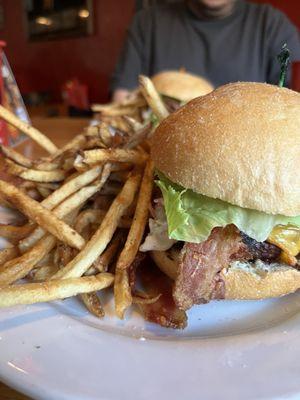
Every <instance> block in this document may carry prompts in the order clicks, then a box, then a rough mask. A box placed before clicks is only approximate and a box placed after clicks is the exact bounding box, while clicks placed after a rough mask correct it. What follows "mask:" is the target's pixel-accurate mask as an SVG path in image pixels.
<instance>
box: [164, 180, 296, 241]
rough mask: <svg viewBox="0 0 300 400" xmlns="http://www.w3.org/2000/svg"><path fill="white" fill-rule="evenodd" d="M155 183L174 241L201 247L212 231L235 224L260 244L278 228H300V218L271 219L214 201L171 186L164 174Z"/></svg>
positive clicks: (258, 212)
mask: <svg viewBox="0 0 300 400" xmlns="http://www.w3.org/2000/svg"><path fill="white" fill-rule="evenodd" d="M158 176H159V180H158V181H157V182H156V183H157V185H158V186H159V187H160V189H161V191H162V194H163V198H164V205H165V210H166V215H167V220H168V233H169V237H170V238H171V239H176V240H183V241H185V242H192V243H201V242H203V241H204V240H206V239H207V238H208V236H209V235H210V232H211V231H212V229H213V228H215V227H217V226H222V227H224V226H226V225H229V224H234V225H235V226H236V227H237V228H238V229H239V230H240V231H242V232H244V233H246V234H247V235H248V236H250V237H251V238H253V239H255V240H257V241H258V242H263V241H265V240H266V239H267V238H268V236H269V234H270V232H271V231H272V229H273V227H274V226H276V225H287V224H292V225H295V226H298V227H300V216H297V217H286V216H284V215H271V214H266V213H263V212H260V211H256V210H250V209H247V208H241V207H238V206H235V205H233V204H230V203H227V202H225V201H222V200H218V199H212V198H210V197H207V196H203V195H201V194H198V193H195V192H193V191H192V190H190V189H184V188H182V187H181V186H179V185H177V184H175V183H173V182H171V181H170V180H169V179H167V178H166V177H165V176H163V175H162V174H161V173H158Z"/></svg>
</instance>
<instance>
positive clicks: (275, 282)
mask: <svg viewBox="0 0 300 400" xmlns="http://www.w3.org/2000/svg"><path fill="white" fill-rule="evenodd" d="M221 277H222V278H223V280H224V282H225V299H240V300H259V299H266V298H269V297H279V296H284V295H287V294H289V293H293V292H295V291H296V290H297V289H299V288H300V271H298V270H297V269H295V268H293V267H289V266H288V265H286V264H277V263H276V264H275V263H273V264H266V263H264V262H262V261H259V260H258V261H256V262H255V263H249V262H234V263H233V264H232V265H231V266H230V267H229V268H226V269H223V270H222V271H221Z"/></svg>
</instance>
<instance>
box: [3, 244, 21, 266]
mask: <svg viewBox="0 0 300 400" xmlns="http://www.w3.org/2000/svg"><path fill="white" fill-rule="evenodd" d="M18 255H19V249H18V247H17V246H12V247H6V248H5V249H3V250H0V266H1V265H2V264H4V263H6V262H7V261H9V260H12V259H13V258H15V257H17V256H18ZM0 268H1V267H0Z"/></svg>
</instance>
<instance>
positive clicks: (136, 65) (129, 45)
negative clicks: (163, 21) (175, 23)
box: [111, 11, 151, 101]
mask: <svg viewBox="0 0 300 400" xmlns="http://www.w3.org/2000/svg"><path fill="white" fill-rule="evenodd" d="M150 18H151V17H150V14H149V13H147V12H146V11H141V12H139V13H137V14H136V16H135V17H134V19H133V21H132V23H131V25H130V27H129V29H128V33H127V39H126V42H125V44H124V46H123V50H122V52H121V55H120V57H119V60H118V63H117V65H116V68H115V71H114V74H113V76H112V80H111V91H112V98H113V99H114V100H116V101H122V100H124V98H126V96H127V95H128V94H129V91H130V90H133V89H135V88H136V87H137V86H138V76H139V75H140V74H142V73H147V71H145V69H147V66H146V65H145V59H146V56H145V53H146V48H145V47H146V36H147V30H148V29H149V25H150Z"/></svg>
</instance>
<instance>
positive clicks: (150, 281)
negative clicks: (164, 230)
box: [137, 256, 187, 329]
mask: <svg viewBox="0 0 300 400" xmlns="http://www.w3.org/2000/svg"><path fill="white" fill-rule="evenodd" d="M137 279H138V281H139V282H140V283H141V285H142V287H143V288H144V290H145V291H146V292H147V295H148V296H150V297H152V298H154V297H155V296H158V295H160V297H159V298H158V300H157V301H155V302H154V303H153V304H139V305H138V306H139V308H140V310H141V312H142V314H143V316H144V318H145V319H146V320H147V321H150V322H154V323H156V324H159V325H161V326H163V327H166V328H174V329H183V328H185V327H186V325H187V316H186V313H185V312H184V311H183V310H179V308H178V307H177V306H176V304H175V302H174V299H173V296H172V288H173V281H172V280H171V279H170V278H168V277H167V276H166V275H165V274H163V273H162V272H161V271H160V270H159V269H158V268H157V267H156V266H155V264H154V263H153V261H152V260H151V258H150V257H149V256H147V257H146V259H145V260H144V261H143V262H142V265H141V266H140V268H138V271H137Z"/></svg>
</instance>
